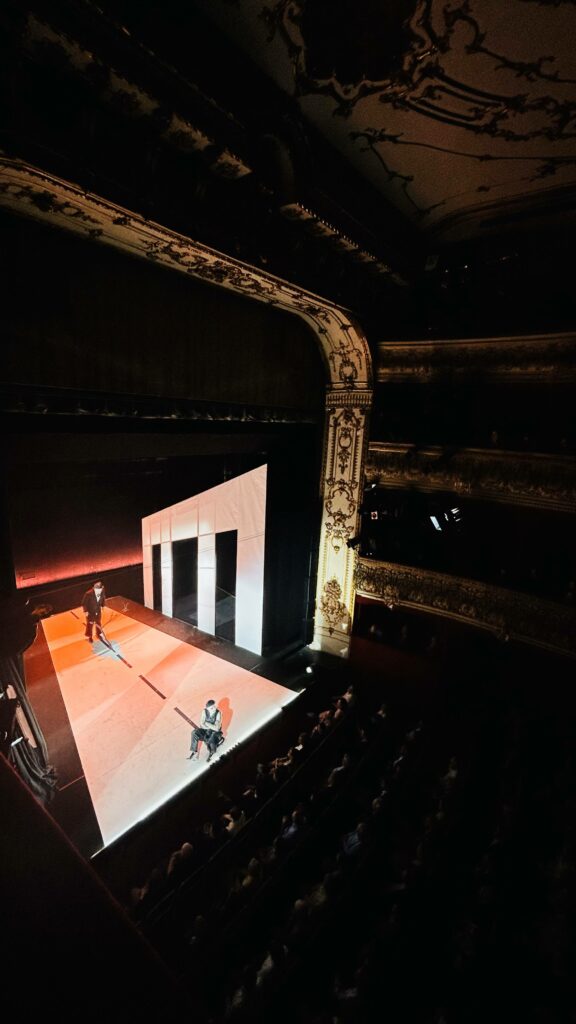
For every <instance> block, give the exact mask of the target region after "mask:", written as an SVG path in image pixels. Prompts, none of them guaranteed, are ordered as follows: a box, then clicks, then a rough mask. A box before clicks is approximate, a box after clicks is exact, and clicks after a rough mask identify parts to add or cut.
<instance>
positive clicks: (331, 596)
mask: <svg viewBox="0 0 576 1024" xmlns="http://www.w3.org/2000/svg"><path fill="white" fill-rule="evenodd" d="M341 597H342V587H341V586H340V584H339V583H338V580H337V579H336V578H335V577H333V578H332V579H331V580H327V582H326V583H325V584H324V588H323V591H322V596H321V598H320V611H321V613H322V615H323V616H324V618H325V619H326V622H327V623H328V631H329V633H330V634H333V633H334V630H335V629H337V628H340V629H342V627H343V626H347V623H348V620H349V614H348V609H347V607H346V605H345V604H344V603H343V601H342V600H341Z"/></svg>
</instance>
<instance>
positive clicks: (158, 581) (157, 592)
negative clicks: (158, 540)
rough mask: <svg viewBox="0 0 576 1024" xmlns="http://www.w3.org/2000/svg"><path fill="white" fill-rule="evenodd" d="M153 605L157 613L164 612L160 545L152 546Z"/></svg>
mask: <svg viewBox="0 0 576 1024" xmlns="http://www.w3.org/2000/svg"><path fill="white" fill-rule="evenodd" d="M152 604H153V605H154V611H155V612H161V611H162V569H161V563H160V544H153V545H152Z"/></svg>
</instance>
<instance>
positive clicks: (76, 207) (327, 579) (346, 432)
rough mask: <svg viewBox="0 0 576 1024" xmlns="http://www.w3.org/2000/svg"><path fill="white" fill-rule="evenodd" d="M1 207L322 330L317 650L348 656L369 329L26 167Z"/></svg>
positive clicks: (307, 295) (7, 164)
mask: <svg viewBox="0 0 576 1024" xmlns="http://www.w3.org/2000/svg"><path fill="white" fill-rule="evenodd" d="M0 204H1V205H2V206H3V207H4V208H6V209H8V210H10V211H11V212H13V213H16V214H20V215H24V216H27V217H32V218H33V219H35V220H40V221H43V222H44V223H47V224H51V225H53V226H56V227H60V228H64V229H65V230H67V231H71V232H73V233H74V234H76V235H80V236H81V237H83V238H87V239H90V240H92V241H96V242H99V243H101V244H104V245H111V246H114V247H115V248H117V249H120V250H122V251H123V252H126V253H129V254H131V255H133V256H137V257H139V258H141V259H146V260H150V261H152V262H154V263H157V264H158V265H160V266H162V267H167V268H169V269H172V270H176V271H179V272H180V273H184V274H188V275H189V276H191V277H195V278H197V279H199V280H203V281H206V282H209V283H210V284H213V285H217V286H218V287H220V288H226V289H228V290H230V291H234V292H237V293H239V294H240V295H243V296H245V297H248V298H251V299H254V300H255V301H257V302H264V303H267V304H268V305H270V306H276V307H278V308H279V309H284V310H286V311H287V312H289V313H293V314H294V315H295V316H299V317H300V318H301V319H302V320H304V321H305V322H306V323H307V324H308V325H309V326H310V327H311V328H312V330H313V332H314V334H315V336H316V340H317V342H318V344H319V347H320V351H321V353H322V356H323V364H324V368H325V372H326V378H327V381H326V416H325V427H324V442H323V460H322V479H321V496H322V506H323V512H322V523H321V528H320V551H319V561H318V580H317V588H316V611H315V620H314V646H316V647H318V648H321V649H323V650H328V651H330V652H332V653H337V654H346V653H347V651H348V646H349V638H350V629H351V623H352V610H353V600H354V582H353V570H354V555H353V552H352V549H351V548H349V547H348V546H347V544H346V542H347V541H348V540H349V539H350V538H351V537H352V536H353V535H354V534H355V533H356V527H357V522H358V511H359V507H360V504H361V498H362V491H363V483H364V461H365V457H366V450H367V442H368V417H369V413H370V409H371V407H372V360H371V356H370V350H369V348H368V343H367V340H366V336H365V335H364V332H363V331H362V329H361V327H360V326H359V325H358V324H357V323H356V322H355V321H354V320H353V318H352V317H351V316H350V315H349V314H348V312H347V311H346V310H345V309H342V308H341V307H339V306H336V305H335V304H334V303H331V302H329V301H327V300H326V299H323V298H320V297H319V296H317V295H314V294H313V293H311V292H307V291H305V290H304V289H302V288H298V287H296V286H295V285H292V284H289V283H288V282H286V281H283V280H282V279H281V278H278V277H274V276H273V275H272V274H268V273H266V272H265V271H262V270H257V269H255V268H254V267H251V266H249V265H248V264H246V263H242V262H240V261H239V260H235V259H232V257H230V256H226V255H225V254H223V253H220V252H217V251H216V250H215V249H211V248H209V247H208V246H205V245H202V244H201V243H199V242H195V241H193V240H192V239H190V238H187V237H186V236H185V235H180V234H178V233H177V232H175V231H170V230H169V229H167V228H164V227H162V226H161V225H159V224H155V223H154V222H153V221H148V220H145V219H144V218H143V217H141V216H140V215H139V214H137V213H133V212H131V211H129V210H127V209H124V208H123V207H120V206H116V205H115V204H114V203H111V202H109V201H108V200H106V199H103V198H102V197H100V196H96V195H93V194H91V193H87V192H83V191H82V189H80V188H78V186H77V185H74V184H72V183H71V182H67V181H62V180H61V179H59V178H56V177H54V176H53V175H51V174H48V173H47V172H45V171H42V170H40V169H39V168H36V167H32V166H30V165H29V164H26V163H23V162H22V161H19V160H10V159H7V158H5V157H1V158H0Z"/></svg>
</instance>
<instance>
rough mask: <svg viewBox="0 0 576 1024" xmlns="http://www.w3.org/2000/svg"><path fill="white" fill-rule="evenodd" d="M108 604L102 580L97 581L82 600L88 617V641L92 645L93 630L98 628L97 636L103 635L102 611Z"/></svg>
mask: <svg viewBox="0 0 576 1024" xmlns="http://www.w3.org/2000/svg"><path fill="white" fill-rule="evenodd" d="M105 604H106V591H105V590H104V584H103V583H102V580H96V582H95V583H93V584H92V586H91V587H90V589H89V590H87V591H86V593H85V594H84V597H83V598H82V608H83V609H84V613H85V615H86V639H87V640H88V641H89V643H92V629H93V627H96V636H97V637H98V638H100V636H101V635H102V632H103V630H102V609H103V607H104V605H105Z"/></svg>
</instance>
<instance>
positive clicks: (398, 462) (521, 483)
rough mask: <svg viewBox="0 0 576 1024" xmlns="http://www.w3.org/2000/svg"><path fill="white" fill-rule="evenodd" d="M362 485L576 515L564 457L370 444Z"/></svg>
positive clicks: (575, 483) (571, 469)
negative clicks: (447, 493) (439, 493)
mask: <svg viewBox="0 0 576 1024" xmlns="http://www.w3.org/2000/svg"><path fill="white" fill-rule="evenodd" d="M366 482H367V483H368V484H376V486H378V487H394V488H402V487H406V486H410V487H417V488H418V489H419V490H421V491H451V492H453V493H454V494H457V495H459V496H460V497H466V498H476V499H481V500H485V501H486V500H488V501H501V502H507V503H510V504H514V505H529V506H531V507H534V508H552V509H557V510H558V511H562V512H575V511H576V462H575V461H574V459H572V458H569V457H565V456H550V455H537V454H523V453H518V452H506V451H489V450H486V449H480V448H466V449H462V450H460V451H456V452H449V453H448V452H446V451H444V449H442V448H439V447H428V448H418V449H416V448H414V446H412V445H403V444H384V443H380V442H372V443H371V444H370V446H369V449H368V459H367V463H366Z"/></svg>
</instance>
